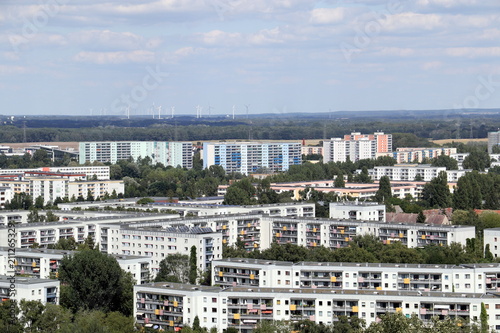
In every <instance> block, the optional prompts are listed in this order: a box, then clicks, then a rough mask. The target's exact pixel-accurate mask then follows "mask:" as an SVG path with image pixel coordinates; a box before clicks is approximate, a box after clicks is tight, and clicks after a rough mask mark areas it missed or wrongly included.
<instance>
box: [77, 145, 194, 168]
mask: <svg viewBox="0 0 500 333" xmlns="http://www.w3.org/2000/svg"><path fill="white" fill-rule="evenodd" d="M79 149H80V161H79V162H80V164H85V162H94V161H99V162H110V163H116V162H117V161H119V160H126V159H129V158H133V159H134V160H136V159H138V158H139V157H140V158H145V157H149V158H151V161H152V163H153V164H156V163H161V164H163V165H165V166H169V165H170V166H173V167H177V166H181V167H183V168H191V167H192V166H193V147H192V144H191V143H190V142H166V141H101V142H80V146H79Z"/></svg>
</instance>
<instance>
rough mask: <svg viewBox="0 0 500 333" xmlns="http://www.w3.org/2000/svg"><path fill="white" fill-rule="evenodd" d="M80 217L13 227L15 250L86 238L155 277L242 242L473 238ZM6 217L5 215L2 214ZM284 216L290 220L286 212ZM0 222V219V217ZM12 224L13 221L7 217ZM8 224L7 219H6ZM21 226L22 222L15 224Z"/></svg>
mask: <svg viewBox="0 0 500 333" xmlns="http://www.w3.org/2000/svg"><path fill="white" fill-rule="evenodd" d="M93 213H95V214H96V215H95V216H94V217H92V216H91V215H83V216H84V217H85V218H82V217H80V216H79V215H78V214H76V213H75V212H68V211H55V212H54V214H56V215H58V216H60V218H61V219H62V220H63V221H60V222H49V223H20V224H16V226H15V240H16V244H15V247H17V248H28V247H30V246H32V245H33V244H34V243H38V244H39V245H40V247H47V246H48V245H49V244H55V243H56V242H57V241H59V239H61V238H70V237H73V238H74V239H75V240H76V242H78V243H82V242H84V240H85V238H87V237H88V236H91V237H93V238H94V240H95V241H96V243H99V245H100V250H101V251H103V252H106V253H110V254H118V255H134V256H147V257H150V258H151V260H152V262H151V270H152V273H153V274H155V273H156V272H157V270H158V268H159V262H160V261H161V260H162V259H163V258H164V257H165V256H166V255H168V254H169V253H172V254H173V253H179V252H180V253H186V254H188V253H189V251H190V249H191V246H193V245H195V246H196V247H197V252H198V253H197V256H198V258H197V261H198V266H199V267H200V268H201V269H205V268H207V267H209V265H210V262H211V261H212V260H213V259H220V258H221V256H222V247H223V244H227V245H234V244H236V243H237V242H238V241H242V242H243V245H244V248H245V249H246V250H248V251H250V250H253V249H257V250H263V249H267V248H269V247H270V246H271V244H272V243H278V244H286V243H291V244H296V245H300V246H305V247H307V248H313V247H316V246H324V247H327V248H331V249H336V248H341V247H346V246H349V242H350V241H351V240H352V239H353V237H355V236H360V235H373V236H375V237H377V238H378V239H379V240H380V241H381V242H382V243H384V244H390V243H391V242H401V243H402V244H403V245H405V246H407V247H412V248H413V247H423V246H426V245H430V244H435V245H449V244H451V243H459V244H462V245H465V244H466V240H467V238H472V237H474V236H475V228H474V227H473V226H442V225H436V226H435V225H425V224H404V223H382V222H375V221H374V222H370V221H350V220H332V219H321V218H314V217H299V216H291V217H281V216H269V215H263V214H250V213H243V214H228V215H218V216H207V217H196V218H174V217H176V215H168V214H147V213H141V214H123V213H122V214H117V213H110V216H107V217H106V216H104V214H105V213H104V212H93ZM6 214H9V215H8V216H10V217H12V216H13V215H11V214H12V213H11V212H6ZM290 214H293V213H292V211H290ZM0 216H2V214H1V213H0ZM13 217H14V218H15V219H18V218H19V217H16V216H15V215H14V216H13ZM7 218H8V217H7ZM20 219H21V221H22V218H20ZM9 232H12V230H10V231H9V227H8V226H7V225H0V246H8V245H9V242H8V240H9V239H12V237H10V238H9Z"/></svg>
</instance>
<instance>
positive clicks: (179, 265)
mask: <svg viewBox="0 0 500 333" xmlns="http://www.w3.org/2000/svg"><path fill="white" fill-rule="evenodd" d="M189 273H190V261H189V256H188V255H187V254H181V253H175V254H169V255H167V257H166V258H165V259H163V260H162V261H160V270H159V271H158V274H157V275H156V277H155V281H156V282H160V281H165V282H178V283H188V282H189Z"/></svg>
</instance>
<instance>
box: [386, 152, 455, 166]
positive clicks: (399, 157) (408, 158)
mask: <svg viewBox="0 0 500 333" xmlns="http://www.w3.org/2000/svg"><path fill="white" fill-rule="evenodd" d="M456 153H457V148H397V149H396V151H395V152H392V153H391V154H380V156H391V157H392V158H394V159H395V160H396V163H421V162H422V161H423V160H424V159H433V158H437V157H439V156H440V155H446V156H450V157H451V156H452V155H453V154H456Z"/></svg>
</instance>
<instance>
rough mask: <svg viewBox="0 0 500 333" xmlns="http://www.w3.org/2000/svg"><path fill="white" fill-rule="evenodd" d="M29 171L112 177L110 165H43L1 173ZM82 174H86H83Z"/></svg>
mask: <svg viewBox="0 0 500 333" xmlns="http://www.w3.org/2000/svg"><path fill="white" fill-rule="evenodd" d="M28 172H49V173H62V174H77V175H79V176H77V178H82V179H92V178H94V176H95V177H97V179H99V180H107V179H109V177H110V172H109V166H78V167H41V168H31V169H0V175H14V174H21V175H24V174H26V173H28ZM81 174H83V175H85V176H82V175H81Z"/></svg>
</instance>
